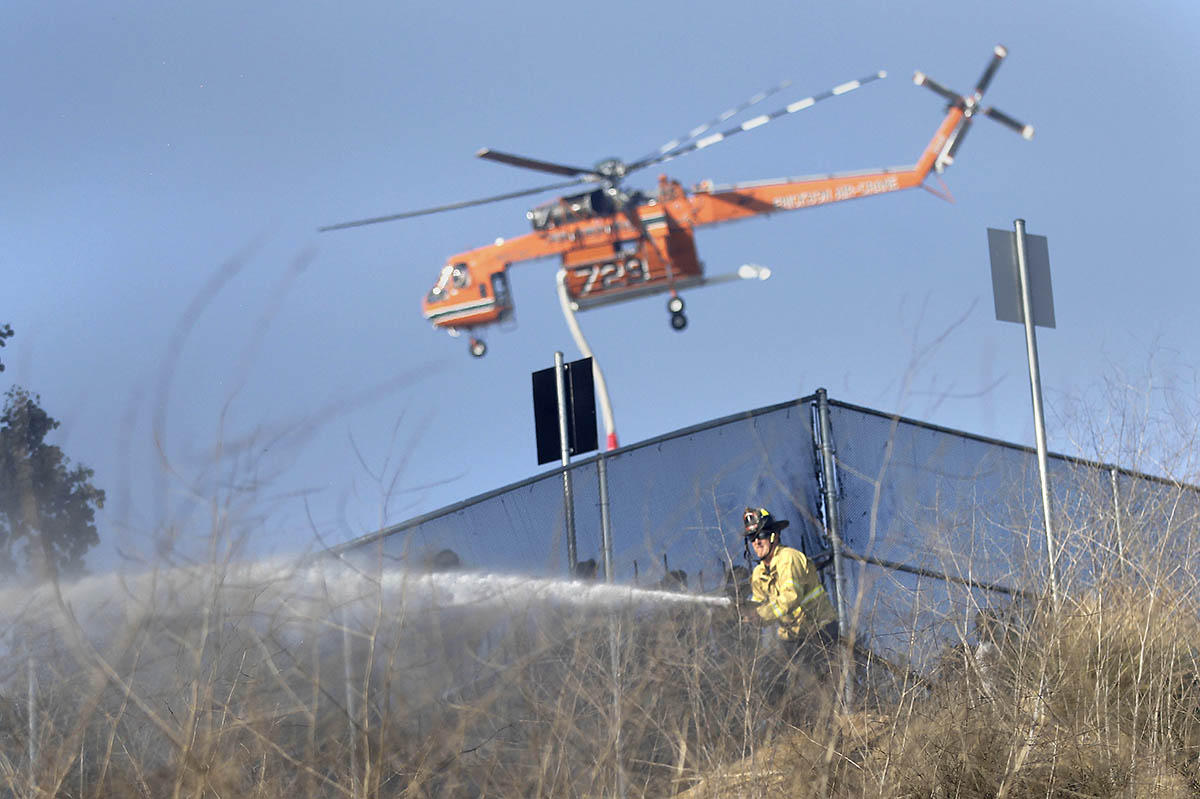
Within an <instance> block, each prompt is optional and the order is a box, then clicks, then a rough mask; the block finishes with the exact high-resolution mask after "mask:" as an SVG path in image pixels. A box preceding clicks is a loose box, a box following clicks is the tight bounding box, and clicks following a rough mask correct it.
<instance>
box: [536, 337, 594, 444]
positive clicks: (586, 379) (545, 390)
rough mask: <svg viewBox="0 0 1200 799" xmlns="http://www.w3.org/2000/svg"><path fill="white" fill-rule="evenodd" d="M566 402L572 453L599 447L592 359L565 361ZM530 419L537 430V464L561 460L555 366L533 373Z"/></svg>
mask: <svg viewBox="0 0 1200 799" xmlns="http://www.w3.org/2000/svg"><path fill="white" fill-rule="evenodd" d="M563 366H564V371H565V372H566V374H565V382H566V405H567V444H568V451H569V453H570V454H571V455H579V454H581V453H584V452H591V451H592V450H594V449H598V448H599V446H600V440H599V436H598V434H597V432H596V387H595V384H594V382H593V380H592V359H591V358H581V359H579V360H578V361H571V362H570V363H567V364H564V365H563ZM533 422H534V428H535V430H536V432H537V456H538V465H539V466H541V465H542V464H543V463H551V462H553V461H557V460H561V458H562V444H561V442H560V440H559V437H558V386H557V383H556V380H555V377H554V367H553V366H551V367H550V368H549V369H542V370H540V371H537V372H534V373H533Z"/></svg>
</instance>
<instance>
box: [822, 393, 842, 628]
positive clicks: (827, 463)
mask: <svg viewBox="0 0 1200 799" xmlns="http://www.w3.org/2000/svg"><path fill="white" fill-rule="evenodd" d="M817 421H818V433H819V435H820V441H819V442H817V445H818V448H819V449H820V452H821V484H822V486H823V488H824V493H823V497H822V499H823V501H824V504H825V533H826V535H827V536H828V537H829V545H830V546H831V547H832V548H833V583H834V592H835V594H836V598H837V614H838V633H839V634H840V635H843V636H844V635H847V634H848V633H849V630H848V629H847V619H846V600H845V588H846V575H845V572H844V571H843V569H842V525H841V518H840V516H839V514H838V501H837V489H836V488H835V482H834V481H835V478H834V468H835V467H834V457H835V453H834V451H833V428H832V426H831V425H830V423H829V396H828V394H827V393H826V392H825V389H823V388H818V389H817Z"/></svg>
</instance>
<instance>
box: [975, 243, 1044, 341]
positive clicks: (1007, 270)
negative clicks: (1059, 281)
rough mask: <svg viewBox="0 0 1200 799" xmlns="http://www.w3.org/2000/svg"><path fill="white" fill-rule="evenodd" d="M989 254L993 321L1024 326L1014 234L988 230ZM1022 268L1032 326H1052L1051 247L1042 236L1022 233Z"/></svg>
mask: <svg viewBox="0 0 1200 799" xmlns="http://www.w3.org/2000/svg"><path fill="white" fill-rule="evenodd" d="M987 234H988V255H990V256H991V259H992V299H993V300H994V301H995V303H996V321H998V322H1016V323H1017V324H1025V314H1024V313H1023V312H1022V310H1021V305H1022V303H1021V278H1020V275H1019V274H1018V266H1017V234H1016V232H1015V231H1012V230H997V229H996V228H992V227H990V228H988V229H987ZM1025 261H1026V264H1025V268H1026V270H1027V272H1028V273H1029V294H1030V302H1032V303H1033V323H1034V324H1035V325H1037V326H1038V327H1054V292H1053V291H1052V290H1051V287H1050V245H1049V243H1048V242H1047V241H1046V237H1045V236H1034V235H1032V234H1030V233H1026V234H1025Z"/></svg>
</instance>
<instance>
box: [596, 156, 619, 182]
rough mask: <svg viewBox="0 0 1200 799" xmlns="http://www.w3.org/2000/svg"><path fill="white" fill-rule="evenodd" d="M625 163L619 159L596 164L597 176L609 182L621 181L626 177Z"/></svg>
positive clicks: (609, 159)
mask: <svg viewBox="0 0 1200 799" xmlns="http://www.w3.org/2000/svg"><path fill="white" fill-rule="evenodd" d="M625 172H626V166H625V162H624V161H622V160H621V159H619V158H605V159H604V160H603V161H597V162H596V174H597V175H600V176H602V177H605V178H608V179H609V180H614V181H615V180H620V179H621V178H623V177H625Z"/></svg>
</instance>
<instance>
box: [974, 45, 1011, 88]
mask: <svg viewBox="0 0 1200 799" xmlns="http://www.w3.org/2000/svg"><path fill="white" fill-rule="evenodd" d="M1007 55H1008V50H1007V49H1006V48H1005V47H1004V45H1002V44H998V45H996V46H995V47H994V48H993V49H992V60H991V61H989V62H988V65H987V68H986V69H984V70H983V74H982V75H981V76H980V77H979V83H977V84H975V100H976V101H978V100H979V98H980V97H983V93H984V92H986V91H987V87H988V86H989V85H990V84H991V82H992V78H994V77H996V70H998V69H999V68H1000V62H1002V61H1003V60H1004V58H1005V56H1007Z"/></svg>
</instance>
